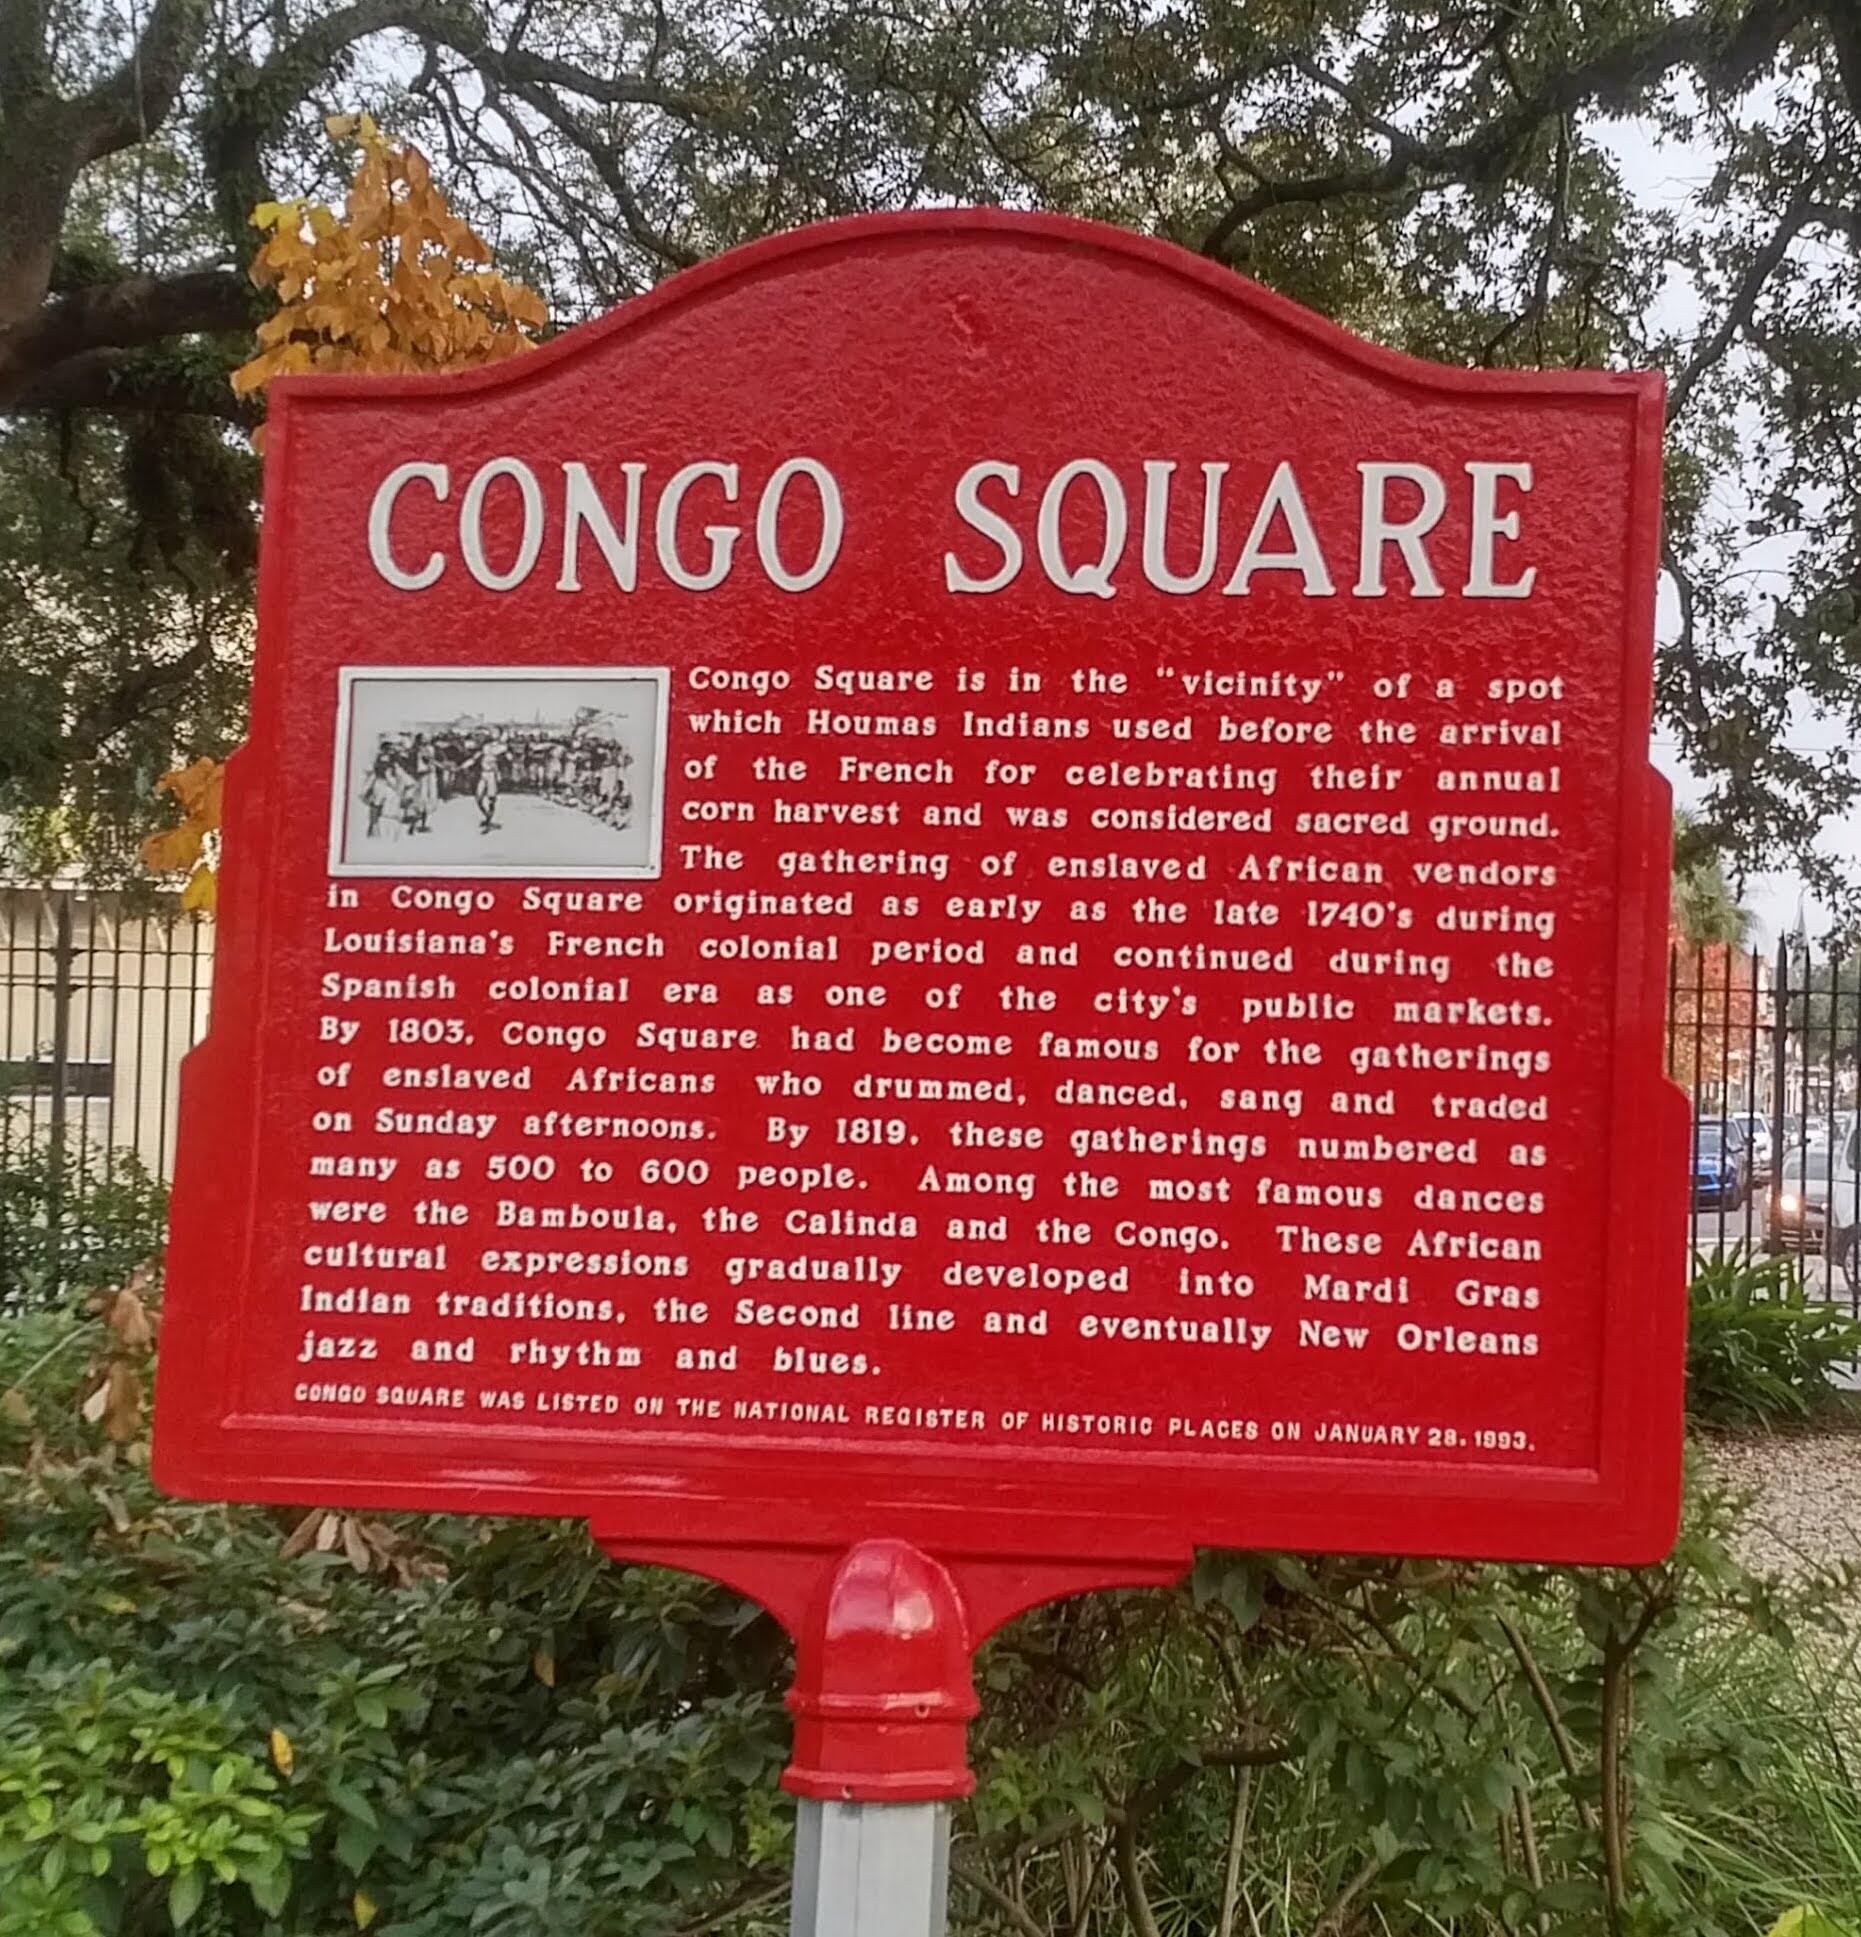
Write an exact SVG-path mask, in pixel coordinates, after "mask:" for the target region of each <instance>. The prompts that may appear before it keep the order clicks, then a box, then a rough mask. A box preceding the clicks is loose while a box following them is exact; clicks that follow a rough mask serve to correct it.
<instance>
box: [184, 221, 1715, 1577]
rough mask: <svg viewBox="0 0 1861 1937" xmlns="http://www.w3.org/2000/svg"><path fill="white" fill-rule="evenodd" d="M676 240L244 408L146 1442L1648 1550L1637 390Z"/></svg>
mask: <svg viewBox="0 0 1861 1937" xmlns="http://www.w3.org/2000/svg"><path fill="white" fill-rule="evenodd" d="M738 260H739V259H730V258H727V259H725V261H724V262H723V263H720V264H718V265H714V266H713V267H712V268H710V269H708V270H705V271H702V272H698V273H696V274H694V275H692V276H690V277H680V278H678V279H676V280H675V282H674V283H673V284H672V285H670V286H669V287H668V288H666V289H664V290H662V291H660V292H658V293H656V294H655V296H653V297H652V298H648V299H643V300H642V301H641V302H640V303H638V304H635V305H630V306H629V308H628V309H627V310H625V311H622V312H619V313H618V314H617V316H616V317H615V318H612V319H609V321H608V322H606V323H603V324H597V325H594V326H591V327H590V329H589V330H587V331H583V332H575V333H572V334H571V335H570V336H569V337H567V338H565V339H563V340H562V341H561V342H560V343H558V344H556V345H553V346H551V348H550V349H548V350H546V351H543V352H540V353H538V354H537V355H535V356H534V357H532V358H530V359H528V360H527V361H526V362H525V363H522V364H519V365H517V366H515V367H513V368H511V369H509V370H506V371H502V372H500V373H498V374H497V375H496V376H494V377H491V378H486V379H480V380H475V381H472V382H468V383H464V384H455V385H451V386H432V385H428V386H422V385H419V384H388V385H383V384H360V383H334V384H323V385H304V386H289V385H287V386H284V387H283V389H284V396H283V401H282V404H281V407H280V409H279V411H278V413H277V415H276V417H275V418H274V426H273V431H272V443H271V446H270V450H269V453H268V493H267V501H266V521H265V546H266V559H265V584H264V593H263V602H262V608H261V641H260V671H259V681H258V688H257V693H256V696H255V705H254V717H253V741H252V744H251V745H250V746H248V748H246V749H245V750H244V751H243V752H242V753H241V754H240V755H239V757H238V759H237V761H236V763H235V767H234V771H233V774H232V776H231V778H230V780H229V785H228V791H227V801H228V814H227V827H226V835H225V847H226V862H225V879H224V888H223V893H222V907H223V910H224V915H223V936H222V945H221V948H220V951H219V957H220V966H219V971H218V974H219V986H218V988H217V989H216V994H215V1010H214V1017H213V1028H212V1034H211V1036H210V1038H209V1041H208V1043H207V1045H206V1046H205V1047H204V1048H203V1049H202V1050H201V1051H199V1052H197V1054H196V1056H195V1058H194V1059H193V1060H192V1062H191V1063H190V1066H189V1071H188V1079H187V1081H188V1089H187V1098H186V1105H185V1115H184V1121H183V1125H182V1134H181V1146H180V1147H181V1150H182V1163H183V1168H182V1173H181V1177H180V1179H179V1184H178V1191H179V1208H178V1214H177V1233H176V1241H175V1246H174V1254H173V1262H172V1268H171V1293H170V1300H171V1302H170V1320H169V1331H168V1335H167V1339H166V1341H165V1345H164V1364H163V1374H162V1390H161V1406H160V1414H159V1430H160V1434H161V1438H160V1441H159V1445H158V1460H159V1462H160V1465H161V1468H162V1471H163V1475H164V1477H166V1478H168V1479H169V1481H170V1483H171V1484H175V1485H177V1486H179V1487H181V1488H183V1489H184V1490H189V1491H208V1492H213V1491H222V1490H228V1489H231V1490H234V1491H241V1490H243V1491H246V1492H253V1491H256V1492H257V1493H258V1494H260V1495H261V1496H265V1497H290V1498H297V1497H310V1495H309V1494H308V1493H305V1491H304V1489H305V1488H306V1487H307V1486H308V1487H311V1488H312V1489H313V1491H314V1492H315V1495H316V1497H330V1498H335V1499H344V1498H355V1499H372V1500H377V1501H379V1502H381V1503H384V1504H388V1503H396V1502H401V1501H412V1502H415V1503H422V1502H423V1503H428V1504H434V1505H464V1504H484V1505H491V1506H510V1507H515V1508H519V1509H528V1510H545V1511H588V1510H589V1502H590V1501H591V1500H592V1499H595V1498H597V1497H598V1498H601V1499H605V1500H614V1499H619V1500H623V1501H624V1500H625V1498H626V1497H628V1494H629V1489H643V1490H644V1491H646V1492H649V1493H650V1492H653V1491H654V1490H655V1489H657V1491H658V1492H659V1493H660V1494H661V1495H663V1494H664V1493H665V1491H666V1489H667V1488H668V1487H672V1488H676V1487H677V1486H679V1485H697V1484H702V1486H703V1487H705V1488H708V1489H710V1490H711V1491H713V1492H715V1491H719V1490H721V1491H724V1492H733V1491H734V1492H737V1493H741V1494H743V1496H744V1497H745V1500H746V1502H751V1503H754V1502H755V1501H758V1500H760V1501H761V1502H762V1505H760V1506H755V1505H753V1504H752V1506H751V1507H749V1508H747V1509H746V1510H748V1511H751V1512H752V1514H753V1513H754V1512H763V1511H774V1510H776V1509H775V1507H774V1505H773V1503H774V1502H777V1501H780V1500H783V1499H787V1500H791V1501H794V1500H801V1501H807V1502H813V1503H814V1504H815V1505H816V1506H818V1505H820V1504H821V1503H822V1502H839V1503H842V1504H843V1505H844V1506H845V1509H846V1511H847V1513H848V1514H849V1515H851V1516H853V1517H854V1518H857V1517H858V1516H859V1515H862V1514H863V1515H865V1516H866V1518H867V1519H868V1520H869V1519H870V1518H871V1515H872V1513H873V1512H874V1511H878V1510H880V1508H879V1506H878V1505H877V1504H876V1503H882V1502H883V1501H884V1500H886V1499H888V1498H891V1497H894V1496H896V1495H898V1494H899V1492H900V1490H901V1489H903V1490H905V1491H911V1492H915V1493H917V1494H923V1493H926V1492H928V1493H931V1494H935V1495H936V1496H938V1497H939V1498H940V1499H943V1500H945V1501H946V1502H947V1503H949V1504H952V1505H954V1506H956V1507H959V1508H960V1507H961V1506H962V1505H963V1504H964V1503H965V1502H966V1501H969V1500H989V1501H994V1502H1000V1503H1008V1504H1012V1503H1013V1502H1014V1501H1015V1500H1016V1499H1019V1500H1020V1506H1019V1508H1018V1509H1017V1510H1018V1511H1020V1512H1021V1513H1022V1514H1023V1515H1024V1517H1027V1518H1029V1519H1030V1520H1031V1519H1032V1518H1034V1517H1037V1514H1038V1505H1037V1495H1038V1493H1039V1490H1040V1489H1041V1488H1042V1487H1043V1486H1050V1487H1052V1488H1054V1489H1056V1492H1055V1493H1054V1495H1053V1497H1055V1498H1060V1497H1065V1498H1068V1499H1073V1500H1077V1499H1079V1498H1081V1497H1103V1498H1105V1499H1107V1500H1112V1501H1115V1502H1120V1503H1122V1504H1123V1506H1124V1507H1125V1508H1128V1509H1130V1510H1133V1511H1137V1510H1141V1511H1143V1512H1146V1513H1149V1514H1152V1515H1155V1514H1158V1513H1164V1514H1166V1515H1168V1514H1176V1515H1179V1516H1180V1517H1181V1519H1182V1523H1183V1526H1184V1529H1185V1532H1186V1534H1187V1537H1190V1538H1195V1539H1210V1540H1213V1539H1225V1540H1231V1541H1240V1540H1261V1541H1264V1540H1267V1539H1274V1540H1281V1541H1291V1540H1293V1539H1298V1540H1300V1541H1301V1542H1302V1544H1313V1545H1320V1544H1336V1545H1345V1546H1350V1545H1378V1546H1383V1547H1387V1548H1392V1549H1397V1550H1422V1549H1427V1548H1433V1549H1436V1550H1439V1551H1498V1552H1521V1553H1524V1552H1540V1551H1541V1552H1545V1553H1547V1554H1548V1553H1551V1552H1558V1553H1562V1554H1565V1555H1568V1556H1570V1557H1578V1556H1579V1554H1580V1553H1593V1554H1595V1555H1596V1556H1598V1557H1601V1556H1604V1555H1609V1556H1613V1557H1622V1558H1628V1557H1633V1556H1635V1555H1637V1554H1645V1553H1651V1552H1653V1551H1656V1550H1658V1548H1659V1547H1660V1546H1661V1545H1662V1544H1663V1543H1664V1541H1665V1539H1666V1538H1667V1535H1668V1533H1669V1532H1670V1531H1671V1518H1672V1504H1673V1501H1672V1496H1673V1491H1674V1477H1675V1472H1676V1470H1677V1469H1676V1467H1675V1460H1676V1458H1677V1451H1676V1449H1677V1444H1678V1439H1677V1427H1675V1426H1674V1425H1673V1419H1674V1418H1677V1406H1676V1403H1675V1393H1676V1390H1677V1388H1676V1384H1675V1381H1676V1379H1677V1359H1678V1351H1677V1337H1678V1333H1677V1322H1678V1306H1677V1303H1676V1299H1677V1293H1678V1279H1677V1275H1676V1257H1677V1254H1676V1250H1675V1246H1676V1244H1677V1242H1678V1233H1679V1218H1678V1215H1677V1214H1676V1208H1675V1203H1674V1191H1673V1186H1672V1185H1671V1183H1670V1181H1669V1180H1667V1179H1666V1178H1665V1177H1664V1174H1663V1173H1662V1170H1661V1165H1662V1162H1663V1161H1664V1159H1665V1157H1666V1156H1667V1155H1669V1154H1671V1146H1672V1144H1673V1137H1674V1130H1675V1124H1676V1118H1675V1114H1674V1109H1673V1099H1672V1097H1671V1095H1670V1094H1669V1093H1668V1092H1666V1091H1665V1090H1664V1089H1663V1088H1662V1086H1661V1084H1660V1081H1659V1068H1658V1061H1657V1055H1658V1051H1657V1046H1656V1045H1657V1040H1658V1032H1657V1028H1656V1024H1657V1022H1658V1013H1659V986H1658V980H1657V979H1656V978H1657V974H1658V971H1657V969H1656V966H1655V963H1656V951H1655V950H1654V948H1653V947H1652V946H1651V943H1652V940H1653V939H1654V938H1655V937H1656V936H1657V935H1658V934H1659V933H1660V932H1661V928H1662V924H1663V922H1664V915H1665V901H1664V896H1665V885H1664V884H1665V844H1666V839H1667V822H1666V806H1665V797H1664V795H1663V794H1662V793H1661V791H1660V789H1659V786H1658V783H1656V782H1654V781H1653V779H1652V778H1651V776H1650V775H1649V773H1648V771H1647V768H1646V735H1647V731H1648V708H1649V679H1650V672H1649V654H1650V638H1651V624H1652V584H1651V573H1652V560H1653V550H1652V547H1653V532H1654V520H1655V515H1656V511H1655V506H1656V491H1657V479H1658V472H1657V468H1656V467H1657V462H1658V444H1657V436H1658V414H1659V413H1658V391H1657V389H1656V387H1655V386H1654V385H1653V383H1652V381H1651V380H1647V379H1640V378H1628V377H1590V378H1563V379H1535V380H1534V379H1511V378H1491V377H1487V378H1466V377H1461V376H1459V375H1455V374H1449V373H1442V372H1437V371H1433V370H1430V369H1427V368H1425V367H1423V366H1419V365H1412V364H1403V363H1400V362H1398V361H1397V360H1396V359H1393V358H1387V357H1382V356H1380V355H1379V354H1378V353H1375V352H1371V351H1368V350H1366V349H1363V348H1362V347H1361V346H1357V345H1354V344H1352V343H1351V342H1350V341H1349V340H1348V339H1346V338H1344V337H1342V336H1341V335H1340V334H1339V333H1338V332H1335V331H1333V330H1331V329H1330V328H1329V327H1328V326H1325V325H1322V324H1318V323H1316V322H1313V321H1311V320H1310V319H1306V318H1303V317H1301V316H1300V315H1299V314H1298V313H1297V312H1294V311H1291V310H1290V309H1289V308H1288V307H1287V306H1285V305H1282V304H1278V303H1276V302H1274V301H1273V300H1272V299H1270V298H1266V297H1263V296H1262V295H1261V294H1260V293H1259V292H1257V291H1254V290H1252V289H1251V288H1249V287H1247V286H1245V285H1242V284H1240V283H1239V282H1238V281H1236V280H1234V279H1232V278H1229V277H1226V276H1224V275H1220V274H1218V273H1217V272H1213V271H1209V270H1207V269H1206V268H1205V267H1201V266H1196V267H1187V266H1184V265H1183V263H1182V262H1181V260H1180V259H1178V258H1176V257H1174V256H1173V255H1171V254H1170V253H1169V252H1167V251H1162V250H1158V249H1155V248H1153V247H1151V246H1150V245H1145V244H1138V243H1135V242H1131V241H1130V240H1129V239H1126V238H1114V237H1110V236H1109V235H1108V234H1107V233H1106V232H1100V231H1090V230H1084V229H1080V228H1079V227H1077V226H1076V225H1065V224H1058V225H1056V224H1042V223H1038V222H1026V221H1022V220H1019V219H1011V218H993V219H989V218H977V217H973V216H971V217H965V216H952V217H947V218H938V219H934V220H927V221H924V222H919V223H904V224H889V225H888V224H884V223H881V224H877V225H854V226H853V227H852V228H847V229H840V230H832V231H826V232H823V235H822V236H820V237H813V238H810V237H805V236H804V237H802V238H796V239H793V240H792V241H790V242H787V243H785V244H782V245H778V246H777V247H775V248H774V249H773V250H764V251H751V252H748V255H747V257H746V258H743V259H741V260H742V262H743V264H744V265H746V266H738V267H733V266H732V264H733V263H734V262H737V261H738ZM1108 317H1115V318H1116V319H1117V326H1116V327H1115V328H1108V327H1106V326H1105V324H1106V319H1107V318H1108ZM1675 1175H1676V1176H1678V1175H1679V1172H1678V1170H1677V1168H1676V1171H1675ZM694 1476H696V1478H694ZM759 1476H760V1477H759ZM293 1488H294V1489H296V1490H295V1491H292V1490H291V1489H293ZM1016 1489H1020V1492H1019V1493H1018V1494H1017V1491H1016ZM1404 1501H1406V1502H1408V1503H1409V1504H1410V1507H1411V1508H1412V1510H1413V1517H1412V1518H1411V1519H1409V1520H1408V1521H1407V1522H1406V1523H1405V1520H1404V1517H1403V1515H1402V1513H1401V1512H1399V1511H1396V1510H1395V1509H1396V1508H1397V1507H1398V1505H1399V1503H1401V1502H1404ZM1379 1503H1381V1505H1379ZM1586 1509H1587V1515H1586V1511H1585V1510H1586ZM1379 1511H1381V1512H1383V1514H1384V1520H1383V1522H1381V1523H1377V1525H1380V1526H1381V1527H1382V1531H1381V1532H1380V1533H1379V1532H1377V1531H1376V1526H1375V1525H1373V1519H1374V1515H1375V1513H1377V1512H1379ZM881 1517H882V1513H881ZM851 1524H852V1520H851V1519H849V1525H851ZM862 1524H863V1523H862Z"/></svg>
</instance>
